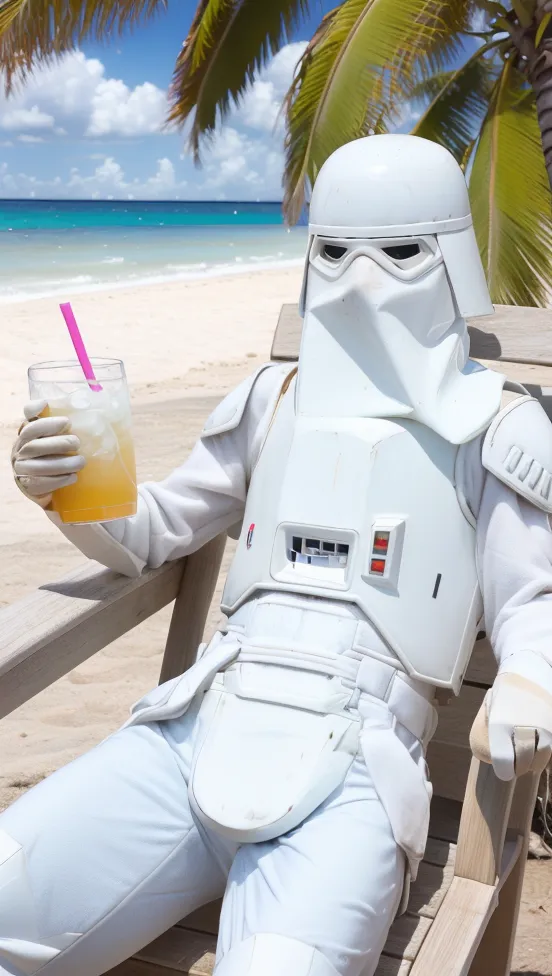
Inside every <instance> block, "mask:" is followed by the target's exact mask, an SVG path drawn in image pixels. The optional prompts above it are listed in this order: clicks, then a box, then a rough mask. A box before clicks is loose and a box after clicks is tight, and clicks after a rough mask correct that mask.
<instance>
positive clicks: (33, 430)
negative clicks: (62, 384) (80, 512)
mask: <svg viewBox="0 0 552 976" xmlns="http://www.w3.org/2000/svg"><path fill="white" fill-rule="evenodd" d="M47 406H48V404H47V402H46V400H32V401H31V402H30V403H28V404H27V405H26V406H25V408H24V414H25V422H24V423H23V424H22V425H21V427H20V428H19V436H18V438H17V440H16V442H15V444H14V445H13V448H12V453H11V463H12V468H13V474H14V478H15V482H16V484H17V486H18V488H20V489H21V491H22V492H23V494H24V495H26V496H27V498H30V499H31V501H34V502H36V503H37V504H38V505H40V507H41V508H47V507H48V505H49V504H50V500H51V495H52V492H53V491H54V490H55V489H56V488H64V487H65V486H66V485H71V484H73V482H75V481H76V480H77V471H80V470H81V469H82V468H83V467H84V465H85V463H86V462H85V458H83V457H81V456H80V455H78V454H76V453H75V452H76V451H78V449H79V446H80V441H79V439H78V437H76V436H75V435H74V434H71V424H70V422H69V419H68V418H67V417H41V416H40V414H41V413H42V411H43V410H44V409H45V408H46V407H47Z"/></svg>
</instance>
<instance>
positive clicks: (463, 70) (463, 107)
mask: <svg viewBox="0 0 552 976" xmlns="http://www.w3.org/2000/svg"><path fill="white" fill-rule="evenodd" d="M499 43H500V42H499V41H494V42H492V43H490V44H486V45H485V46H483V47H480V48H479V49H478V50H477V51H476V52H475V53H474V54H473V55H472V56H471V58H469V59H468V60H467V61H466V62H465V64H463V65H462V66H461V67H460V68H458V69H457V70H456V71H449V72H446V73H441V74H438V75H434V76H433V78H430V79H427V80H424V81H422V82H421V83H420V84H419V85H418V86H417V87H416V88H415V89H414V92H413V95H412V97H413V100H414V101H418V100H420V99H422V100H424V101H426V102H427V98H428V97H429V98H431V103H430V105H429V106H428V108H427V109H426V111H425V113H424V114H423V115H422V117H421V118H420V120H419V121H418V122H417V123H416V125H415V126H414V128H413V129H412V132H411V134H412V135H415V136H421V137H422V138H424V139H431V140H432V141H433V142H438V143H439V144H440V145H441V146H445V148H446V149H448V150H449V152H451V153H452V154H453V156H454V157H455V158H456V159H457V160H458V162H459V163H460V165H462V163H463V161H464V159H465V156H466V153H467V152H468V148H469V146H470V145H472V143H473V139H474V136H475V134H476V133H477V132H478V131H479V128H480V126H481V123H482V122H483V119H484V118H485V116H486V114H487V111H488V107H489V99H490V96H491V92H492V87H493V82H494V80H495V79H496V74H497V67H496V64H495V63H494V62H493V61H492V60H490V59H489V58H487V57H486V55H487V54H488V52H489V51H492V50H493V49H494V48H495V47H497V46H498V44H499Z"/></svg>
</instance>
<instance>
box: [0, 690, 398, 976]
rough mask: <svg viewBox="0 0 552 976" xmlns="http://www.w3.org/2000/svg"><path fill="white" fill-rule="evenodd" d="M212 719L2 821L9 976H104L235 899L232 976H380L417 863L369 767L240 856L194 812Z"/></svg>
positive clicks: (230, 917) (113, 745)
mask: <svg viewBox="0 0 552 976" xmlns="http://www.w3.org/2000/svg"><path fill="white" fill-rule="evenodd" d="M197 711H198V704H196V703H195V702H194V703H192V706H191V707H190V709H189V711H188V712H187V713H186V714H185V715H184V716H183V717H182V718H180V719H174V720H171V721H167V722H163V723H160V724H154V723H152V724H150V725H142V726H135V727H130V728H125V729H123V730H121V731H119V732H117V733H116V734H114V735H112V736H111V737H110V738H108V739H107V740H105V741H104V742H103V743H101V744H100V745H99V746H97V747H96V748H95V749H93V750H92V751H91V752H89V753H87V754H86V755H84V756H82V757H81V758H80V759H77V760H76V761H75V762H73V763H70V764H69V765H68V766H66V767H65V768H63V769H61V770H59V771H58V772H57V773H54V774H53V775H52V776H50V777H49V778H48V779H46V780H45V781H44V782H42V783H39V784H38V785H37V786H36V787H34V789H32V790H30V791H29V792H28V793H27V794H25V795H24V796H22V797H21V798H20V799H19V800H17V801H16V802H15V803H14V804H13V805H12V806H11V807H10V808H9V809H8V810H6V811H5V812H4V813H3V814H2V815H0V974H10V976H34V974H36V973H40V974H41V976H100V974H101V973H104V972H106V971H107V970H109V969H111V967H113V966H115V965H117V964H118V963H120V962H122V961H123V960H124V959H126V958H127V957H128V956H130V955H132V954H133V953H134V952H136V951H138V950H139V949H140V948H142V947H143V946H144V945H146V944H147V943H148V942H150V941H151V940H153V939H155V938H156V937H157V936H159V935H161V934H162V933H163V932H164V931H165V930H166V929H167V928H169V927H170V926H171V925H173V924H174V923H175V922H178V921H179V920H180V919H182V918H183V917H184V916H186V915H187V914H189V913H190V912H192V911H193V910H194V909H196V908H198V907H199V906H201V905H204V904H206V903H208V902H210V901H212V900H214V899H215V898H217V897H220V896H221V895H222V894H223V893H224V902H223V909H222V915H221V922H220V932H219V940H218V949H217V967H216V973H217V976H289V973H290V972H292V973H293V976H336V974H339V976H360V974H362V976H370V974H372V973H373V972H374V970H375V968H376V966H377V962H378V958H379V955H380V953H381V950H382V948H383V945H384V943H385V940H386V937H387V932H388V929H389V926H390V924H391V922H392V920H393V918H394V915H395V913H396V911H397V908H398V904H399V901H400V897H401V892H402V885H403V878H404V870H405V858H404V855H403V853H402V851H401V850H400V849H399V848H398V847H397V845H396V844H395V841H394V839H393V835H392V832H391V828H390V825H389V821H388V819H387V816H386V814H385V812H384V810H383V807H382V805H381V803H380V801H379V800H378V798H377V795H376V793H375V791H374V789H373V786H372V784H371V781H370V778H369V775H368V772H367V769H366V766H365V765H364V762H363V761H362V760H361V759H358V760H356V761H355V762H354V763H353V765H352V767H351V769H350V771H349V773H348V775H347V778H346V780H345V782H344V784H343V786H342V787H341V788H339V789H338V790H336V791H335V792H334V793H333V794H332V795H331V796H330V797H329V798H328V799H327V800H326V802H325V803H324V804H322V806H320V807H319V808H318V809H317V810H316V811H315V812H314V814H312V815H311V816H310V817H309V818H308V819H307V820H306V821H305V822H304V823H303V824H302V825H301V826H300V827H298V828H297V829H295V830H293V831H291V832H290V833H289V834H286V835H284V836H282V837H280V838H278V839H277V840H274V841H269V842H266V843H260V844H248V845H243V846H241V847H237V846H236V845H235V844H234V843H230V842H229V841H227V840H224V839H223V838H221V837H220V836H218V835H217V834H214V833H212V832H211V831H208V830H206V829H205V828H204V827H203V826H202V825H201V823H199V822H198V820H197V819H196V817H195V816H194V815H193V814H192V812H191V810H190V806H189V803H188V795H187V783H188V777H189V772H190V763H191V757H192V751H193V745H194V735H195V731H196V725H197V723H196V717H197Z"/></svg>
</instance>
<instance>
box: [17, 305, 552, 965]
mask: <svg viewBox="0 0 552 976" xmlns="http://www.w3.org/2000/svg"><path fill="white" fill-rule="evenodd" d="M515 316H517V320H516V321H517V322H518V325H517V326H516V325H515V324H514V319H515ZM534 316H537V317H538V316H540V318H539V322H538V323H537V325H538V330H540V334H541V339H543V343H542V344H541V345H540V350H542V349H549V350H550V357H551V358H550V361H549V362H548V361H547V360H546V359H543V358H542V354H540V355H539V350H538V349H537V347H536V345H535V346H531V343H532V342H534V334H533V327H532V322H533V317H534ZM519 323H521V328H520V324H519ZM300 325H301V323H300V320H299V318H298V315H297V309H296V307H295V306H284V308H283V310H282V314H281V317H280V322H279V326H278V329H277V331H276V335H275V338H274V345H273V352H272V355H273V358H274V359H295V358H297V354H298V346H299V334H300ZM536 327H537V326H536ZM545 333H546V334H545ZM473 347H475V348H473ZM491 352H492V355H491V354H490V353H491ZM533 353H534V355H533ZM472 354H473V355H474V356H475V355H478V356H479V357H481V358H485V359H490V358H494V359H498V358H503V359H504V358H507V359H508V360H509V361H513V360H515V361H517V362H527V361H530V362H535V363H538V364H541V365H543V364H544V365H552V323H550V325H549V324H548V316H547V317H546V319H545V318H544V317H543V316H542V315H541V313H540V312H535V311H534V310H520V309H515V310H510V309H499V310H498V312H497V315H495V317H494V319H491V320H485V321H484V325H482V326H481V328H480V327H479V324H477V323H476V324H475V326H474V327H473V329H472ZM533 392H538V391H533ZM541 392H542V391H541ZM225 542H226V539H225V537H222V536H220V537H218V538H216V539H214V540H213V541H212V542H210V543H209V544H208V545H206V546H204V547H203V549H201V550H200V551H199V552H197V553H195V554H194V555H192V556H189V557H187V558H185V559H181V560H179V561H177V562H172V563H169V564H167V565H165V566H163V567H161V568H160V569H158V570H154V571H151V572H147V573H145V574H144V575H143V576H142V577H141V578H140V579H138V580H130V579H127V578H126V577H122V576H118V575H116V574H114V573H111V572H109V571H107V570H105V569H102V568H101V567H99V566H98V565H97V564H95V563H92V562H89V563H88V564H87V565H86V566H84V568H82V569H81V570H79V571H77V572H73V573H71V574H69V575H68V576H66V577H65V578H64V579H62V580H60V581H59V582H56V583H51V584H45V585H44V586H42V587H41V588H40V589H39V590H38V591H36V592H34V593H31V594H30V595H29V596H27V597H25V598H24V599H22V600H19V601H18V602H17V603H15V604H12V605H11V606H6V607H4V608H2V609H1V610H0V717H3V716H4V715H6V714H8V713H9V712H11V711H13V710H14V709H15V708H17V707H18V706H19V705H21V704H22V703H23V702H25V701H27V700H28V699H30V698H32V697H33V696H34V695H36V694H37V693H38V692H39V691H41V690H42V689H44V688H46V687H47V686H48V685H50V684H51V683H52V682H54V681H56V680H57V679H58V678H60V677H61V676H62V675H65V674H67V673H68V672H69V671H71V670H72V669H73V668H75V667H77V665H79V664H81V663H82V662H83V661H85V660H86V659H87V658H89V657H90V656H91V655H93V654H95V653H96V652H97V651H99V650H101V649H102V648H104V647H105V646H107V645H108V644H110V643H111V642H112V641H114V640H116V639H117V638H118V637H120V636H121V635H123V634H125V633H126V632H127V631H130V630H131V629H132V628H134V627H136V626H137V625H138V624H140V623H141V622H142V621H144V620H145V619H146V618H147V617H149V616H150V615H151V614H154V613H156V612H157V611H158V610H161V609H162V608H163V607H165V606H167V605H168V604H170V603H171V602H173V601H175V603H174V610H173V614H172V620H171V625H170V629H169V633H168V638H167V643H166V649H165V654H164V658H163V665H162V668H161V676H160V677H161V680H163V681H164V680H167V679H168V678H170V677H172V676H174V675H177V674H180V673H182V671H184V670H185V669H186V668H187V667H189V666H190V664H191V663H192V662H193V660H194V657H195V653H196V649H197V647H198V645H199V643H200V641H201V638H202V635H203V630H204V626H205V620H206V616H207V613H208V610H209V606H210V603H211V599H212V595H213V591H214V588H215V585H216V581H217V576H218V573H219V567H220V563H221V559H222V555H223V552H224V547H225ZM494 674H495V665H494V660H493V657H492V654H491V651H490V647H489V645H488V643H487V641H486V639H484V638H483V639H480V640H478V641H477V643H476V647H475V650H474V654H473V657H472V661H471V664H470V667H469V670H468V674H467V678H466V681H465V683H464V686H463V689H462V692H461V694H460V696H459V697H458V698H453V699H452V700H451V701H450V702H448V703H447V702H446V701H445V699H444V698H442V700H441V705H440V713H441V714H440V722H439V730H438V733H437V735H436V737H435V739H434V741H433V742H432V743H431V746H430V748H429V752H428V763H429V767H430V771H431V777H432V780H433V784H434V799H433V801H432V816H431V827H430V832H429V841H428V844H427V849H426V854H425V859H424V861H423V863H422V865H421V867H420V872H419V875H418V879H417V881H416V883H415V884H414V885H413V886H412V889H411V893H410V899H409V903H408V909H407V911H406V913H405V914H404V915H401V916H400V917H399V918H397V920H396V921H395V922H394V923H393V925H392V927H391V931H390V934H389V938H388V940H387V943H386V946H385V949H384V952H383V955H382V957H381V960H380V963H379V967H378V976H407V974H410V976H463V974H467V973H470V976H505V974H507V973H509V971H510V964H511V957H512V950H513V943H514V937H515V931H516V923H517V917H518V911H519V904H520V896H521V886H522V882H523V875H524V869H525V861H526V856H527V849H528V839H529V829H530V824H531V818H532V813H533V808H534V804H535V798H536V791H537V785H538V780H539V775H540V772H541V769H540V768H537V767H536V766H535V767H534V768H533V769H532V770H531V771H530V772H527V773H525V775H523V776H521V777H520V778H519V779H517V780H516V781H515V782H513V783H511V784H505V783H502V782H500V781H499V780H497V779H496V777H495V776H494V773H493V771H492V767H491V765H490V763H489V754H488V744H487V739H486V727H485V721H484V717H483V713H482V711H480V710H481V705H482V702H483V698H484V695H485V692H486V690H487V688H488V687H489V686H490V685H491V683H492V681H493V677H494ZM145 690H146V689H144V691H145ZM129 705H130V703H129ZM470 729H471V735H470ZM543 762H546V757H544V759H543ZM541 765H542V762H541ZM219 907H220V906H219V905H218V904H212V905H209V906H207V907H205V908H203V909H201V910H199V911H197V912H194V913H193V914H192V915H190V916H188V917H187V918H185V919H183V920H182V921H181V922H180V923H179V924H178V925H176V926H175V927H173V928H171V929H170V930H169V931H167V932H166V933H165V934H164V935H162V936H161V937H160V938H158V939H157V940H156V941H155V942H153V943H151V944H150V945H148V946H146V947H144V948H143V949H142V950H141V951H140V952H139V953H137V955H136V956H134V957H133V958H132V959H129V960H127V961H126V962H124V963H122V964H121V965H119V966H117V967H116V968H115V969H113V970H111V972H110V976H174V974H175V973H189V974H191V976H208V974H210V973H211V971H212V968H213V962H214V952H215V944H216V932H217V926H218V914H219Z"/></svg>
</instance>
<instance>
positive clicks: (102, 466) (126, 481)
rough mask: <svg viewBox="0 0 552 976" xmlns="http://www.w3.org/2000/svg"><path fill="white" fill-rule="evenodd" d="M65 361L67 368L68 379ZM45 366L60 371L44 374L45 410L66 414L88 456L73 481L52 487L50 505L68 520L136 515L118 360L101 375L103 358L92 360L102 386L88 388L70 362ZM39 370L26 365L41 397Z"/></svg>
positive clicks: (132, 461)
mask: <svg viewBox="0 0 552 976" xmlns="http://www.w3.org/2000/svg"><path fill="white" fill-rule="evenodd" d="M117 365H118V366H119V367H120V370H119V371H117V369H116V366H117ZM63 366H65V367H69V366H70V367H71V373H72V375H71V377H70V378H69V379H67V380H65V379H64V376H65V374H64V373H63ZM46 367H50V369H52V368H53V369H55V368H57V369H59V371H60V372H59V374H58V375H57V376H54V378H52V376H51V375H49V376H48V397H47V399H48V414H49V415H50V416H58V417H68V418H69V421H70V423H71V432H72V433H74V434H76V435H77V437H78V438H79V440H80V447H79V454H81V455H82V456H83V457H84V458H85V459H86V464H85V466H84V468H83V469H82V471H79V473H78V475H77V480H76V482H75V483H74V484H72V485H68V486H67V487H65V488H58V489H57V490H56V491H54V492H53V494H52V503H51V508H52V510H53V511H55V512H57V513H58V514H59V516H60V518H61V521H62V522H64V523H68V524H76V523H86V522H108V521H111V520H112V519H119V518H127V517H128V516H131V515H135V514H136V502H137V489H136V462H135V457H134V444H133V440H132V428H131V414H130V403H129V398H128V390H127V386H126V381H125V376H124V370H123V366H122V363H120V364H117V363H116V362H109V363H108V364H107V366H106V371H105V372H106V375H104V370H102V368H101V361H100V362H98V361H97V360H96V361H94V367H95V372H96V376H97V378H98V380H99V382H100V383H101V385H102V389H101V391H98V392H96V391H93V390H91V389H90V387H89V385H88V383H87V381H86V380H85V379H84V377H83V376H82V372H80V373H79V371H78V370H77V371H76V372H75V371H74V364H59V365H58V366H57V367H55V366H51V364H44V366H43V367H42V368H44V369H46ZM107 367H110V368H107ZM40 369H41V367H32V368H31V370H29V379H30V386H31V396H33V398H36V399H40V398H45V397H43V394H44V393H45V392H46V391H45V390H41V383H40ZM44 382H46V377H44ZM52 384H54V386H52Z"/></svg>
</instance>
